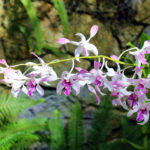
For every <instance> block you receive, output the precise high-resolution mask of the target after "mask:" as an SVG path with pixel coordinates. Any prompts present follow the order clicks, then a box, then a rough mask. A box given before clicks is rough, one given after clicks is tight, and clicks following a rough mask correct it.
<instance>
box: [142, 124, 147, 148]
mask: <svg viewBox="0 0 150 150" xmlns="http://www.w3.org/2000/svg"><path fill="white" fill-rule="evenodd" d="M142 134H143V147H144V150H148V135H147V125H144V126H142Z"/></svg>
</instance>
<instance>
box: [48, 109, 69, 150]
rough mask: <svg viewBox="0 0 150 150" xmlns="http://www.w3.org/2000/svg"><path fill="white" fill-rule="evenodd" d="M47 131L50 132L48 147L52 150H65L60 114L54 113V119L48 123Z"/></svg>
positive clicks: (56, 111)
mask: <svg viewBox="0 0 150 150" xmlns="http://www.w3.org/2000/svg"><path fill="white" fill-rule="evenodd" d="M49 129H50V132H51V142H50V147H51V149H52V150H60V149H61V150H65V147H66V141H65V135H64V128H63V125H62V121H61V118H60V112H59V111H58V110H55V111H54V118H53V119H51V120H50V122H49Z"/></svg>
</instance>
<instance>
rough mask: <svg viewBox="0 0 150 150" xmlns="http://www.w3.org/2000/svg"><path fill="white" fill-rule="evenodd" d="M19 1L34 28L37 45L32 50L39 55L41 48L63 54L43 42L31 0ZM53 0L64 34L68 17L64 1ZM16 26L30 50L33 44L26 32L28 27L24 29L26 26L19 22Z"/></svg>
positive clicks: (66, 29) (66, 30)
mask: <svg viewBox="0 0 150 150" xmlns="http://www.w3.org/2000/svg"><path fill="white" fill-rule="evenodd" d="M20 2H21V3H22V4H23V6H24V8H25V10H26V12H27V14H28V16H29V19H30V20H31V22H32V26H33V29H34V35H35V39H36V44H37V47H36V49H35V50H34V51H35V53H37V54H38V55H41V53H42V49H43V48H45V49H47V50H50V51H51V52H52V53H54V54H55V55H57V56H64V55H63V54H62V53H60V52H59V51H58V49H57V48H55V47H53V46H51V45H49V44H46V43H44V41H43V32H42V29H41V26H40V22H39V19H38V17H37V14H36V10H35V8H34V6H33V5H32V2H31V0H20ZM53 2H54V6H55V7H56V9H57V11H58V14H59V17H60V19H61V22H62V25H63V29H64V34H65V35H66V34H67V33H68V17H67V12H66V9H65V6H64V3H63V1H62V0H54V1H53ZM17 26H18V25H17ZM18 28H19V30H20V31H21V32H22V33H23V34H24V36H25V38H26V40H27V43H28V46H29V48H31V50H32V48H33V44H32V42H31V40H30V39H31V38H30V37H31V36H30V35H29V34H28V32H27V31H28V29H26V27H23V26H22V25H21V24H20V25H19V26H18Z"/></svg>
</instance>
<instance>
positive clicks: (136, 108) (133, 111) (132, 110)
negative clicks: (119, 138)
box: [127, 107, 138, 117]
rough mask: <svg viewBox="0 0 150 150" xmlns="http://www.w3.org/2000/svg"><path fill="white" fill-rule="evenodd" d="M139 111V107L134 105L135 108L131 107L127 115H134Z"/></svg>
mask: <svg viewBox="0 0 150 150" xmlns="http://www.w3.org/2000/svg"><path fill="white" fill-rule="evenodd" d="M137 111H138V107H134V108H133V109H130V110H129V111H128V113H127V117H130V116H132V115H133V114H134V113H135V112H137Z"/></svg>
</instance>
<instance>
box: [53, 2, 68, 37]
mask: <svg viewBox="0 0 150 150" xmlns="http://www.w3.org/2000/svg"><path fill="white" fill-rule="evenodd" d="M53 3H54V6H55V8H56V9H57V12H58V14H59V17H60V19H61V22H62V25H63V30H64V34H65V35H67V34H68V25H69V23H68V16H67V12H66V9H65V5H64V3H63V0H53Z"/></svg>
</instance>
